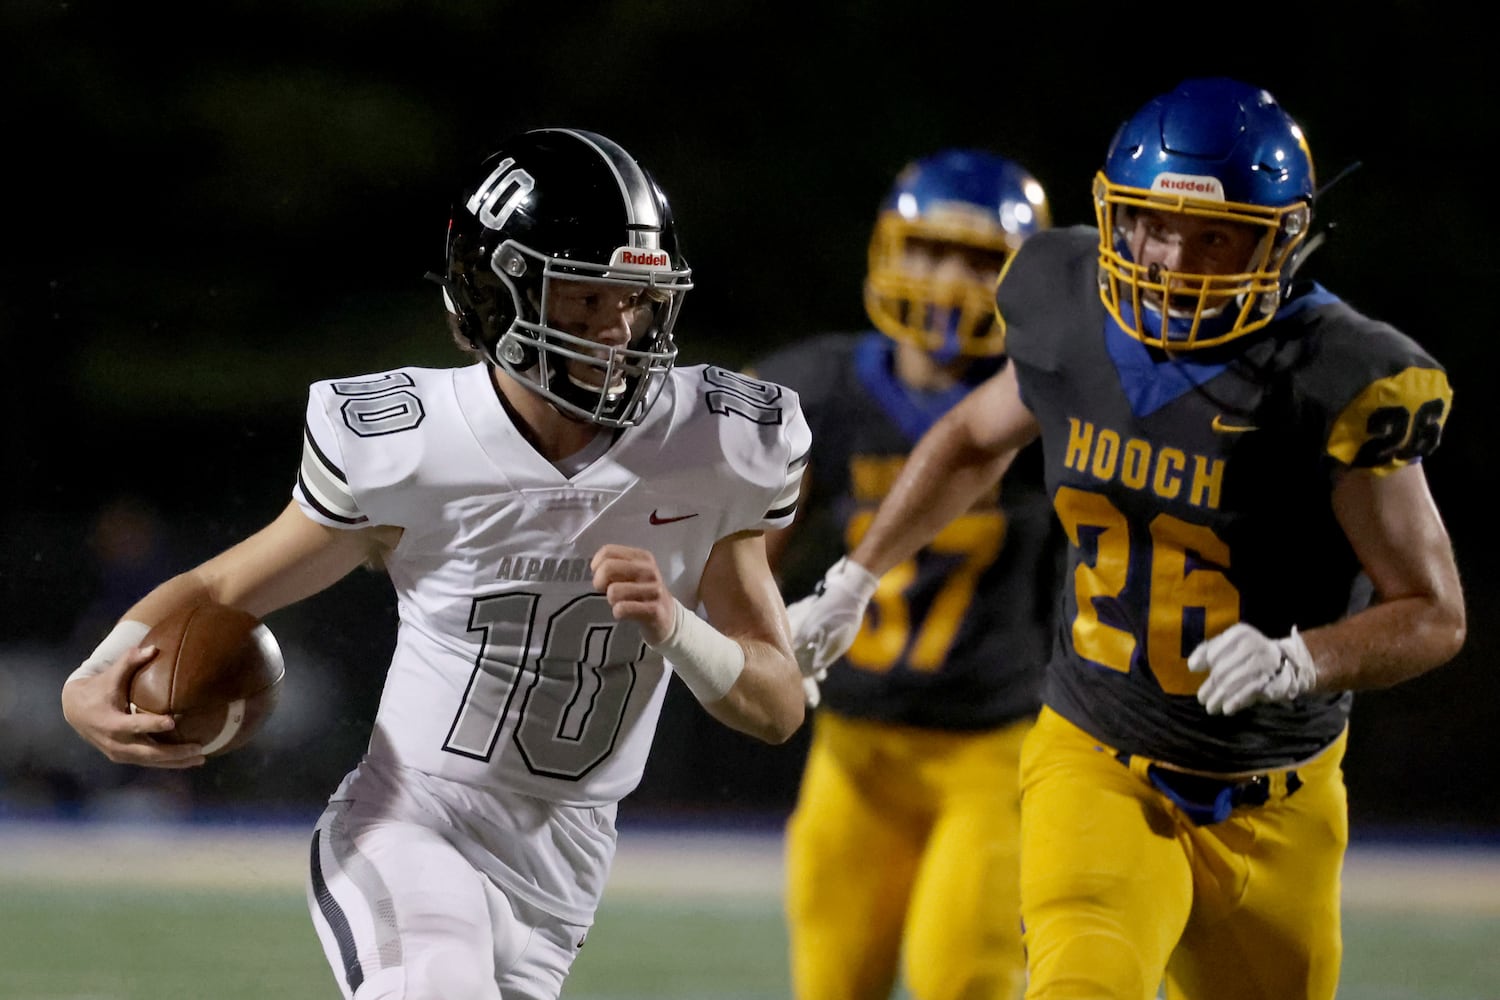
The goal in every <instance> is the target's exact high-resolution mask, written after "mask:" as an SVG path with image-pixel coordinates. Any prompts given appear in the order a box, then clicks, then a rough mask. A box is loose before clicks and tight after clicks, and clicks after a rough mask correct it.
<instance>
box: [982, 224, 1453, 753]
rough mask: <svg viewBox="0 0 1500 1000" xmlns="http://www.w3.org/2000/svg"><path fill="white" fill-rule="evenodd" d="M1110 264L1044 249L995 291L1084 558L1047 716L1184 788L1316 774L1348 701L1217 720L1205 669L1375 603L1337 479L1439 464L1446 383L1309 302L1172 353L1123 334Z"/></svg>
mask: <svg viewBox="0 0 1500 1000" xmlns="http://www.w3.org/2000/svg"><path fill="white" fill-rule="evenodd" d="M1097 248H1098V238H1097V234H1096V231H1095V230H1094V229H1092V228H1087V227H1073V228H1069V229H1057V230H1051V231H1048V232H1043V233H1039V234H1037V236H1036V237H1035V238H1033V239H1031V240H1028V241H1027V242H1026V244H1025V246H1024V247H1023V248H1022V249H1021V251H1020V252H1019V253H1018V254H1017V255H1016V256H1015V257H1014V258H1013V260H1012V262H1011V265H1010V267H1009V269H1008V270H1007V271H1006V273H1005V274H1004V275H1003V276H1002V278H1001V280H1000V283H999V285H998V287H997V290H996V303H997V307H998V309H999V312H1000V314H1001V316H1002V318H1003V320H1004V322H1005V328H1006V333H1005V336H1006V350H1007V353H1008V354H1009V356H1010V358H1011V360H1012V363H1013V364H1015V365H1016V373H1017V379H1018V382H1019V385H1020V389H1021V395H1022V398H1023V399H1024V401H1025V402H1026V405H1027V406H1028V407H1029V408H1030V409H1031V411H1032V412H1033V413H1034V414H1035V415H1036V417H1037V420H1038V421H1039V422H1040V424H1041V427H1042V443H1043V453H1044V460H1045V466H1046V482H1047V490H1048V492H1049V494H1050V495H1051V498H1052V505H1053V509H1054V510H1055V511H1056V513H1057V516H1058V519H1059V521H1060V523H1061V524H1062V527H1063V530H1064V533H1065V534H1066V535H1067V537H1068V541H1069V545H1068V558H1067V566H1066V571H1065V573H1064V576H1063V585H1062V602H1063V603H1062V607H1061V611H1060V616H1059V620H1058V631H1057V636H1056V641H1055V644H1054V652H1053V657H1052V661H1051V663H1050V665H1049V669H1048V671H1047V680H1046V682H1045V690H1044V700H1045V702H1046V703H1047V704H1048V705H1049V706H1051V707H1052V708H1054V709H1056V710H1057V711H1058V712H1060V713H1061V714H1062V715H1064V716H1066V717H1067V718H1069V719H1071V720H1072V721H1073V722H1075V723H1076V724H1078V725H1079V726H1081V727H1082V728H1084V729H1085V730H1086V731H1088V732H1090V733H1092V734H1094V735H1095V736H1097V737H1098V738H1099V739H1100V740H1102V741H1104V742H1107V743H1109V744H1112V745H1113V746H1115V747H1116V748H1118V749H1121V750H1126V751H1129V752H1132V753H1137V754H1143V755H1146V756H1148V757H1152V758H1155V759H1158V760H1165V761H1169V762H1173V763H1176V764H1179V765H1182V766H1185V767H1192V768H1201V769H1205V770H1212V771H1241V770H1247V769H1256V768H1268V767H1276V766H1285V765H1287V764H1290V763H1293V762H1295V761H1297V760H1301V759H1305V758H1307V757H1309V756H1311V755H1313V754H1315V753H1317V752H1318V751H1319V750H1321V749H1323V748H1324V747H1325V746H1327V745H1328V744H1329V743H1330V742H1331V741H1332V740H1333V739H1334V738H1335V737H1337V736H1338V734H1339V733H1340V732H1341V731H1342V730H1343V728H1344V725H1345V723H1346V721H1347V717H1348V714H1349V709H1350V702H1351V700H1352V698H1351V696H1350V695H1348V694H1343V695H1339V694H1333V695H1314V696H1309V697H1306V698H1302V699H1300V700H1298V701H1296V702H1294V703H1292V704H1289V705H1258V706H1255V707H1253V708H1250V709H1247V710H1245V711H1243V712H1240V713H1238V714H1236V715H1234V716H1229V717H1221V716H1210V715H1208V714H1207V712H1206V711H1205V710H1204V709H1203V708H1202V706H1200V705H1199V703H1198V701H1197V698H1196V692H1197V689H1198V686H1199V685H1200V684H1201V682H1202V675H1199V674H1193V673H1189V671H1188V669H1187V658H1188V654H1189V653H1191V652H1192V650H1193V649H1194V648H1195V647H1196V646H1197V645H1198V644H1199V643H1200V642H1202V641H1203V640H1204V639H1205V638H1207V637H1211V636H1214V635H1217V634H1218V633H1220V632H1222V631H1224V630H1225V629H1227V628H1228V627H1229V626H1230V625H1232V624H1234V623H1235V622H1239V621H1245V622H1249V623H1250V624H1252V625H1254V626H1255V627H1256V628H1258V629H1260V630H1261V631H1262V632H1263V633H1265V634H1266V635H1268V636H1270V637H1272V638H1276V637H1280V636H1284V635H1286V634H1287V633H1288V632H1289V631H1290V630H1291V628H1292V626H1294V625H1295V626H1297V627H1299V628H1301V629H1310V628H1314V627H1316V626H1318V625H1323V624H1326V623H1328V622H1331V621H1334V620H1336V619H1338V618H1340V617H1343V616H1344V615H1346V614H1348V613H1350V612H1351V611H1354V610H1358V609H1359V608H1361V607H1364V606H1365V605H1366V604H1367V603H1368V602H1369V600H1370V596H1371V595H1370V588H1369V586H1368V581H1367V580H1366V579H1365V578H1364V577H1363V575H1362V573H1361V570H1360V566H1359V563H1358V560H1357V559H1356V558H1355V555H1354V552H1353V550H1352V548H1351V546H1350V545H1349V542H1348V540H1347V539H1346V538H1345V536H1344V533H1343V531H1342V529H1341V528H1340V526H1339V524H1338V522H1337V521H1336V520H1335V518H1334V515H1333V510H1332V507H1331V504H1330V495H1331V492H1332V487H1333V483H1334V479H1335V476H1336V475H1337V474H1338V473H1339V472H1340V471H1341V470H1343V469H1346V468H1350V467H1359V468H1367V469H1371V470H1375V471H1376V472H1377V473H1379V472H1384V471H1390V470H1393V469H1395V468H1398V467H1400V466H1402V465H1405V464H1407V463H1410V462H1415V461H1419V460H1421V459H1423V458H1424V457H1426V456H1427V455H1428V454H1430V453H1431V452H1432V451H1433V449H1435V448H1436V447H1437V444H1438V440H1439V438H1440V436H1441V432H1442V428H1443V424H1444V421H1445V420H1446V419H1447V416H1448V411H1449V408H1450V405H1451V401H1452V392H1451V390H1450V388H1449V385H1448V378H1447V375H1446V374H1445V372H1444V371H1443V369H1442V368H1441V367H1440V366H1439V365H1438V363H1437V362H1436V361H1434V360H1433V359H1432V358H1431V357H1429V356H1428V355H1427V354H1426V353H1425V352H1424V351H1423V350H1422V349H1421V348H1420V347H1419V346H1418V345H1417V344H1415V343H1414V342H1413V341H1412V340H1411V339H1409V338H1408V337H1406V336H1404V335H1403V334H1401V333H1400V332H1398V331H1397V330H1395V329H1393V328H1392V327H1390V326H1388V325H1386V324H1384V323H1380V322H1377V321H1375V320H1372V319H1370V318H1368V317H1366V316H1364V315H1361V314H1360V313H1359V312H1357V311H1356V310H1354V309H1353V308H1351V307H1350V306H1349V305H1347V304H1346V303H1344V302H1342V301H1341V300H1339V299H1338V298H1337V297H1336V296H1334V295H1332V294H1330V293H1329V292H1328V291H1326V290H1325V289H1323V288H1322V287H1321V286H1318V285H1316V284H1311V283H1308V284H1304V285H1299V286H1297V287H1295V288H1294V289H1293V290H1292V293H1291V295H1290V296H1289V298H1288V301H1287V302H1286V303H1284V304H1283V306H1282V308H1281V310H1280V311H1279V312H1278V313H1277V315H1276V318H1275V319H1274V320H1273V321H1272V322H1271V324H1270V325H1268V326H1267V327H1266V328H1264V329H1263V330H1262V331H1260V332H1258V333H1257V334H1255V335H1254V338H1253V340H1252V341H1250V342H1248V343H1247V342H1239V343H1237V344H1235V345H1232V346H1233V349H1232V350H1229V351H1225V352H1223V353H1220V354H1218V355H1204V353H1203V352H1197V351H1195V352H1193V353H1192V354H1191V355H1185V356H1183V355H1179V356H1176V357H1172V356H1169V355H1167V354H1165V353H1163V352H1160V351H1155V350H1153V349H1151V348H1148V347H1146V346H1145V345H1143V344H1141V343H1140V342H1139V341H1136V340H1134V339H1133V338H1131V337H1130V336H1129V335H1127V334H1126V333H1124V332H1123V331H1122V330H1120V329H1119V327H1118V326H1117V325H1116V324H1115V323H1114V321H1113V320H1112V319H1111V318H1110V317H1109V316H1108V314H1107V313H1106V312H1105V310H1104V307H1103V305H1102V304H1101V303H1100V300H1099V294H1098V291H1097V283H1096V281H1097V279H1096V274H1097V260H1098V256H1097Z"/></svg>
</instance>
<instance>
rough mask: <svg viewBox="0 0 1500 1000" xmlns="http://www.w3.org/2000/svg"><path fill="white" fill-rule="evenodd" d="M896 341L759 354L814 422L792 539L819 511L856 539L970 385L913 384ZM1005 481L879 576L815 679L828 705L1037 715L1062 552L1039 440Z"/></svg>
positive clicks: (843, 543) (894, 719) (900, 720)
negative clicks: (848, 635)
mask: <svg viewBox="0 0 1500 1000" xmlns="http://www.w3.org/2000/svg"><path fill="white" fill-rule="evenodd" d="M893 349H894V344H893V343H892V341H890V340H889V339H888V338H886V337H885V336H883V335H881V334H879V333H875V332H869V333H865V334H827V335H824V336H822V337H819V338H815V339H812V340H808V341H804V342H802V343H799V344H797V345H795V346H793V347H790V348H786V349H783V350H781V351H779V352H777V353H775V354H772V355H771V356H769V357H767V358H765V359H763V360H762V361H760V362H759V363H757V364H756V365H755V369H754V370H755V374H756V375H757V376H759V377H762V378H766V379H769V380H771V381H774V382H777V383H778V384H781V385H785V386H788V387H789V388H792V389H795V390H796V391H797V393H798V395H799V396H800V398H801V400H802V408H803V412H804V414H805V415H806V417H807V420H808V424H809V426H810V428H811V430H812V442H813V443H812V451H811V455H810V458H809V462H808V472H807V475H808V476H810V477H811V482H812V491H811V493H810V494H809V495H808V497H807V500H806V501H805V507H806V509H805V510H804V512H803V521H802V523H803V525H804V531H803V532H799V534H798V535H797V536H796V538H795V539H794V541H793V544H794V545H797V546H801V545H803V544H805V543H806V541H807V540H806V537H805V536H806V533H807V530H808V529H809V528H810V527H811V526H812V525H816V524H818V523H820V522H821V523H822V524H824V525H827V526H828V527H829V528H830V530H832V531H834V532H837V533H839V534H840V535H841V537H840V538H838V539H837V541H838V544H837V545H836V546H835V547H834V552H835V553H841V552H843V551H845V550H846V549H852V548H854V546H855V544H856V543H857V542H858V541H859V539H860V538H861V537H862V536H863V534H864V532H865V530H866V529H867V528H868V527H869V524H870V521H871V520H872V519H873V517H874V514H875V511H876V509H877V508H878V507H879V506H880V501H881V500H882V499H884V497H885V495H886V494H887V493H888V492H889V490H890V487H891V485H892V484H893V483H894V482H895V479H896V476H897V474H898V473H899V472H900V470H901V467H902V465H903V464H904V463H905V461H906V458H907V455H908V454H909V453H910V452H911V449H912V447H913V446H914V445H915V444H916V442H917V440H918V439H919V438H920V437H921V435H922V433H923V432H924V431H925V430H926V429H927V428H928V427H929V426H931V424H932V423H933V422H934V421H936V420H937V418H938V417H940V416H941V415H942V414H943V413H945V412H946V411H947V410H948V409H950V408H951V407H952V406H953V404H954V403H956V402H957V401H958V400H959V399H960V398H962V396H963V394H964V393H965V392H966V391H967V390H966V389H965V388H964V387H959V388H957V389H954V390H952V391H949V392H946V393H922V392H918V391H915V390H912V389H910V388H909V387H907V386H905V385H904V384H903V383H901V382H900V381H899V380H898V379H897V378H896V376H895V375H894V373H893V370H892V363H893V356H894V350H893ZM999 492H1000V491H996V492H995V493H993V494H991V495H990V496H988V497H986V498H984V499H983V500H982V501H981V502H980V503H979V504H978V505H976V506H975V508H974V509H972V510H970V511H969V512H967V513H965V514H963V515H961V516H960V517H959V518H957V519H956V520H955V521H954V522H952V523H951V524H949V525H948V526H947V527H946V528H945V529H944V530H943V531H942V533H941V534H939V535H938V536H937V538H935V539H934V540H933V542H932V543H931V544H930V545H928V546H927V547H926V548H924V549H923V550H922V551H921V552H920V553H918V555H917V556H916V558H915V559H913V560H910V561H909V562H907V563H904V564H902V565H900V566H897V567H895V568H894V569H892V570H891V572H889V573H887V574H885V575H884V576H883V577H882V579H881V584H880V588H879V590H878V591H877V593H876V595H875V598H874V600H873V601H872V602H871V604H870V610H869V612H868V615H867V618H866V621H865V626H864V628H863V629H862V630H861V632H860V634H859V636H858V637H857V638H856V640H855V642H854V645H853V646H852V647H851V648H850V649H849V651H848V653H847V654H846V655H845V657H844V658H843V659H842V660H840V661H839V662H838V663H836V664H834V665H833V666H832V667H831V668H830V669H829V671H828V676H827V678H826V680H825V681H824V682H823V684H822V703H823V705H824V706H825V707H827V708H828V709H831V710H832V711H834V712H837V713H839V714H842V715H847V716H852V717H856V718H864V719H872V720H877V721H883V722H891V723H896V724H903V725H911V726H920V727H924V728H931V729H954V730H974V729H981V728H989V727H993V726H997V725H1002V724H1005V723H1007V722H1011V721H1014V720H1016V719H1019V718H1022V717H1024V716H1027V715H1031V714H1033V713H1035V711H1036V710H1037V707H1038V705H1039V697H1040V695H1039V689H1040V681H1041V668H1042V664H1043V662H1044V661H1045V659H1046V655H1047V648H1048V644H1049V643H1050V636H1051V616H1052V610H1053V605H1054V601H1055V594H1056V578H1057V572H1058V566H1059V563H1060V559H1061V545H1060V537H1059V536H1058V534H1057V532H1056V528H1055V526H1054V524H1053V521H1052V516H1051V510H1050V507H1049V505H1048V502H1047V498H1046V494H1045V492H1044V491H1043V489H1042V482H1041V467H1040V452H1039V450H1037V449H1028V451H1027V452H1026V453H1024V454H1023V456H1022V458H1021V459H1020V460H1018V462H1017V464H1016V466H1015V467H1014V468H1013V470H1012V474H1011V475H1009V476H1007V478H1006V480H1005V486H1004V491H1003V493H1004V501H1003V503H997V496H998V494H999ZM820 566H826V562H823V563H820ZM790 596H799V595H796V594H790V595H789V597H790Z"/></svg>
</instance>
